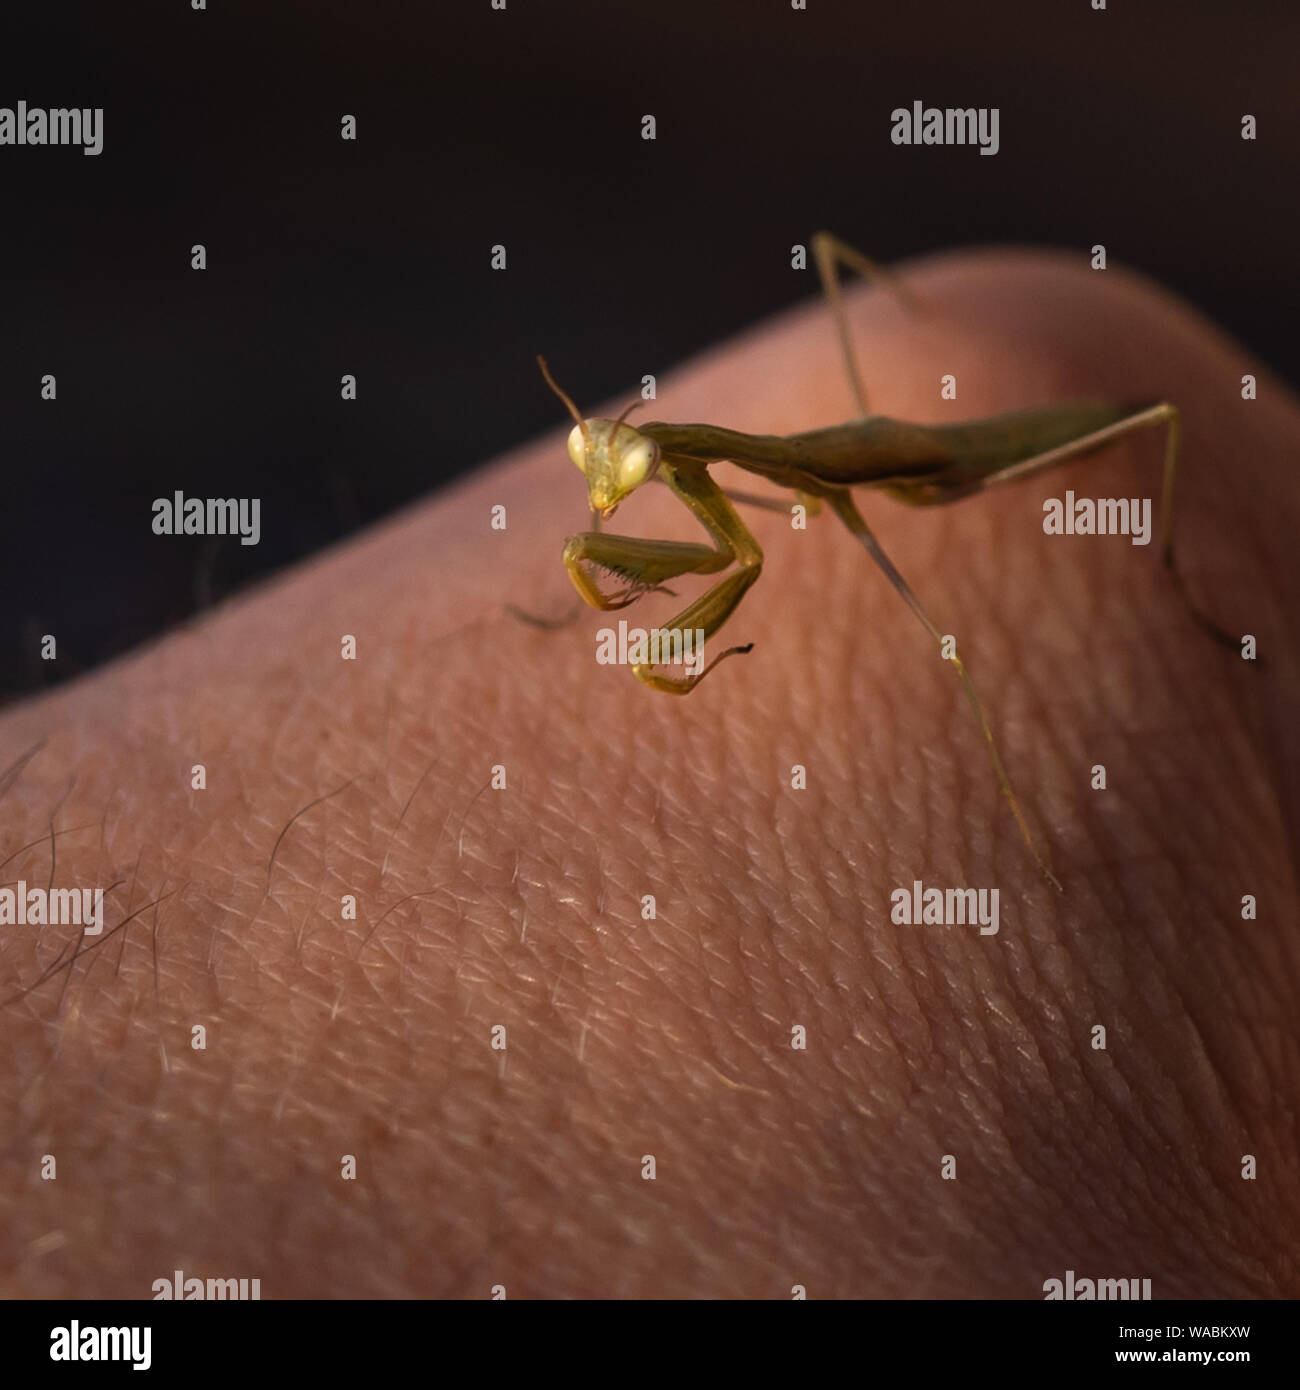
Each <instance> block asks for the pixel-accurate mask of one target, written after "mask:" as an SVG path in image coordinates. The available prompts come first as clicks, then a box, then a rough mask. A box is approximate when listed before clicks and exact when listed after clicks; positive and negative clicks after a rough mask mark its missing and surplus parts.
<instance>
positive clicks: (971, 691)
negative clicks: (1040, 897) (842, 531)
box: [827, 491, 1062, 893]
mask: <svg viewBox="0 0 1300 1390" xmlns="http://www.w3.org/2000/svg"><path fill="white" fill-rule="evenodd" d="M827 500H828V501H829V503H830V505H831V508H832V510H833V511H834V512H835V514H836V515H837V516H838V517H839V518H840V520H841V521H843V523H844V524H845V526H847V527H848V528H849V530H850V531H851V532H852V533H853V535H854V536H855V537H856V538H857V540H858V542H859V543H860V544H861V545H862V546H863V548H864V549H865V550H866V552H867V554H868V555H870V556H871V558H872V559H873V560H874V561H875V562H876V564H878V565H879V566H880V568H881V569H882V570H883V571H884V572H885V577H886V578H887V579H888V580H889V582H890V583H891V584H892V585H893V586H894V588H895V589H896V590H897V591H898V593H899V594H900V595H901V596H902V598H903V600H904V602H906V604H907V606H908V607H909V608H910V609H911V610H912V612H913V613H914V614H915V615H916V617H917V618H918V619H919V620H920V622H921V625H922V626H923V627H924V628H925V630H926V631H927V632H928V633H929V634H930V636H931V637H933V638H934V640H935V642H936V643H937V644H938V646H939V649H940V651H941V652H942V651H943V648H944V635H943V633H941V632H940V631H939V629H938V628H937V627H936V626H935V625H934V623H933V622H932V621H931V620H930V617H929V615H928V614H927V613H926V611H925V609H924V608H922V607H921V603H920V600H919V599H918V598H917V597H916V595H915V594H914V593H913V592H912V588H911V586H910V585H909V584H908V582H907V581H906V580H905V579H904V578H903V576H902V575H901V574H900V573H899V572H898V570H897V569H896V568H895V566H894V562H893V561H892V560H891V559H890V558H889V556H888V555H886V554H885V552H884V551H883V550H882V549H881V546H880V542H879V541H878V540H877V539H876V537H875V535H874V533H873V532H872V530H871V528H870V527H869V526H868V525H867V523H866V522H865V521H864V520H863V517H862V513H861V512H859V511H858V509H857V506H856V504H855V503H854V501H853V498H852V497H851V496H850V494H849V493H848V492H847V491H839V492H831V493H828V494H827ZM945 655H946V656H947V660H949V661H951V662H952V665H953V669H954V670H955V671H956V672H957V677H958V679H959V680H960V681H961V683H962V688H963V689H964V690H965V692H966V698H967V699H968V700H969V701H970V706H971V709H972V710H973V711H974V713H975V718H976V719H977V720H978V721H979V726H980V730H981V731H982V733H983V734H984V742H985V745H986V746H987V749H988V754H989V758H990V760H991V761H992V763H993V771H994V773H995V774H996V775H997V779H998V786H999V787H1000V788H1001V789H1002V794H1003V796H1005V797H1006V799H1007V802H1008V803H1009V805H1010V807H1011V813H1012V815H1014V816H1015V818H1016V825H1017V826H1018V827H1019V828H1020V834H1021V836H1022V838H1023V839H1024V842H1025V844H1026V845H1028V846H1029V852H1030V853H1031V854H1032V855H1033V856H1034V859H1035V860H1036V861H1037V863H1038V867H1039V869H1040V870H1041V871H1042V873H1043V876H1044V877H1045V878H1046V879H1047V881H1048V882H1049V883H1050V884H1051V885H1052V887H1053V888H1055V889H1056V891H1057V892H1058V893H1059V892H1061V891H1062V889H1061V884H1060V882H1059V880H1058V879H1057V877H1056V875H1055V874H1054V873H1053V872H1052V869H1051V865H1050V863H1049V862H1048V859H1047V856H1046V854H1044V853H1043V852H1041V851H1040V850H1039V848H1038V846H1037V845H1036V844H1035V843H1034V839H1033V836H1032V835H1031V834H1030V833H1029V825H1028V822H1027V821H1026V820H1025V814H1024V812H1023V811H1022V810H1021V807H1020V802H1019V800H1018V799H1017V797H1016V794H1015V791H1014V790H1013V789H1012V786H1011V779H1010V778H1009V777H1008V776H1007V770H1006V767H1005V766H1004V764H1003V762H1002V754H1001V753H1000V752H999V751H998V745H997V742H996V741H995V739H994V737H993V730H992V728H991V727H990V726H989V720H988V715H987V714H985V712H984V706H983V704H982V703H981V702H980V698H979V696H978V695H977V694H976V693H975V685H974V682H973V681H972V680H971V678H970V673H969V672H968V671H967V670H966V667H965V664H964V663H963V662H962V659H961V657H960V656H958V655H957V653H956V652H955V651H954V652H952V653H951V654H950V655H948V654H945Z"/></svg>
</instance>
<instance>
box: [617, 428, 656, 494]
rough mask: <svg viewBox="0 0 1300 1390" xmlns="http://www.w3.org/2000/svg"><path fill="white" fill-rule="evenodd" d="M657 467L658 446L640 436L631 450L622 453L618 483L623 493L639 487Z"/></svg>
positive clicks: (651, 440)
mask: <svg viewBox="0 0 1300 1390" xmlns="http://www.w3.org/2000/svg"><path fill="white" fill-rule="evenodd" d="M658 466H659V446H658V445H657V444H656V443H655V442H654V440H653V439H647V438H646V437H645V435H641V436H640V437H639V438H638V439H637V441H636V443H635V444H633V445H632V446H631V448H629V449H627V450H625V451H624V453H623V456H622V457H621V458H620V460H619V465H618V483H619V488H620V490H621V491H623V492H631V491H632V489H633V488H636V487H640V486H641V484H642V483H643V482H645V480H646V479H647V478H648V477H650V475H651V474H652V473H653V472H654V470H655V469H656V468H657V467H658Z"/></svg>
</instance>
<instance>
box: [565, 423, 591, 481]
mask: <svg viewBox="0 0 1300 1390" xmlns="http://www.w3.org/2000/svg"><path fill="white" fill-rule="evenodd" d="M568 449H569V457H570V458H571V459H572V460H573V461H574V463H576V464H577V466H578V467H579V468H580V469H581V470H582V471H583V472H584V473H585V472H586V471H587V439H586V436H585V435H584V434H583V432H582V426H581V425H574V427H573V428H572V429H571V430H570V431H569V444H568Z"/></svg>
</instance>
